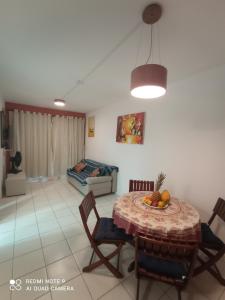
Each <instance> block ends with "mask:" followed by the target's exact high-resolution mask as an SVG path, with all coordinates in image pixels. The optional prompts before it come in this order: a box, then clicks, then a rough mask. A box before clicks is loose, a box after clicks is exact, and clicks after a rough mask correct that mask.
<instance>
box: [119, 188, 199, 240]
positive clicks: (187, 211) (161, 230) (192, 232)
mask: <svg viewBox="0 0 225 300" xmlns="http://www.w3.org/2000/svg"><path fill="white" fill-rule="evenodd" d="M151 193H152V192H149V191H136V192H130V193H126V194H124V195H122V196H120V197H119V198H118V199H117V201H116V202H115V204H114V206H113V222H114V224H115V225H116V226H117V227H119V228H122V229H124V230H125V232H126V233H127V234H132V235H133V236H135V234H136V233H137V232H142V233H144V234H151V235H154V236H156V237H162V238H168V239H175V240H179V241H182V240H183V241H197V242H200V238H201V226H200V216H199V213H198V211H197V210H196V209H195V208H194V206H193V205H191V204H190V203H188V202H186V201H182V200H180V199H178V198H176V197H171V198H170V201H169V204H168V205H167V206H166V207H165V208H158V207H152V206H149V205H146V204H145V203H144V201H143V200H144V197H145V196H146V195H151Z"/></svg>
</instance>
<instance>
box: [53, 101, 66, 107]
mask: <svg viewBox="0 0 225 300" xmlns="http://www.w3.org/2000/svg"><path fill="white" fill-rule="evenodd" d="M54 104H55V105H56V106H61V107H62V106H65V105H66V102H65V100H62V99H55V100H54Z"/></svg>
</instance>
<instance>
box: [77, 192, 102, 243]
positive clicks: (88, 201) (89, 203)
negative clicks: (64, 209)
mask: <svg viewBox="0 0 225 300" xmlns="http://www.w3.org/2000/svg"><path fill="white" fill-rule="evenodd" d="M79 210H80V215H81V219H82V222H83V225H84V228H85V231H86V233H87V235H88V237H89V239H92V234H93V233H91V232H90V229H89V227H88V224H87V221H88V217H89V215H90V213H91V211H92V210H93V211H94V213H95V216H96V219H97V222H98V220H99V219H100V217H99V214H98V211H97V209H96V202H95V197H94V194H93V192H92V191H90V192H89V193H88V194H87V195H86V196H85V197H84V199H83V200H82V202H81V204H80V206H79ZM97 222H96V224H97ZM94 230H95V228H94Z"/></svg>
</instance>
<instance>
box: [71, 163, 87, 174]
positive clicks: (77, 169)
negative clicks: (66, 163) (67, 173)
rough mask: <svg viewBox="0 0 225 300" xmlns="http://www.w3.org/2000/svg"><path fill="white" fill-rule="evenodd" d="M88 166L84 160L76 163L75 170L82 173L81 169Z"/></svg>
mask: <svg viewBox="0 0 225 300" xmlns="http://www.w3.org/2000/svg"><path fill="white" fill-rule="evenodd" d="M86 166H87V164H86V163H84V162H82V161H81V162H79V163H78V164H76V165H75V166H74V167H73V169H74V171H76V172H77V173H80V172H81V171H83V170H84V169H85V167H86Z"/></svg>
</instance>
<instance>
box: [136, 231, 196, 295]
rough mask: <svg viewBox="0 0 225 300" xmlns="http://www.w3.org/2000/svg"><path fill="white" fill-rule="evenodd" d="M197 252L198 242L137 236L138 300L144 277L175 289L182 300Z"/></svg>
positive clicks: (140, 234)
mask: <svg viewBox="0 0 225 300" xmlns="http://www.w3.org/2000/svg"><path fill="white" fill-rule="evenodd" d="M197 251H198V243H197V242H196V241H188V242H186V241H184V242H181V241H177V240H171V239H166V238H165V239H160V238H155V237H153V236H151V235H144V234H142V233H138V234H137V236H136V237H135V274H136V278H137V292H136V300H138V299H139V289H140V278H141V277H148V278H151V279H154V280H157V281H162V282H165V283H168V284H171V285H174V286H175V287H176V288H177V292H178V299H179V300H181V290H182V289H183V288H184V287H185V286H186V284H187V283H188V280H189V279H190V277H191V275H192V272H193V266H194V261H195V258H196V256H197Z"/></svg>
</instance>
